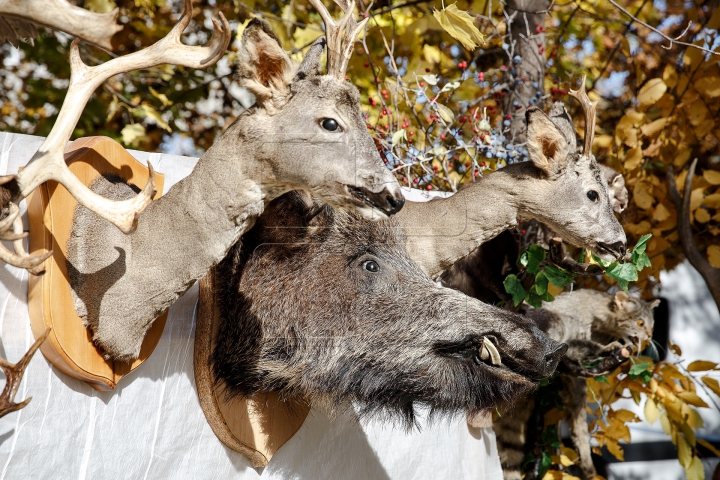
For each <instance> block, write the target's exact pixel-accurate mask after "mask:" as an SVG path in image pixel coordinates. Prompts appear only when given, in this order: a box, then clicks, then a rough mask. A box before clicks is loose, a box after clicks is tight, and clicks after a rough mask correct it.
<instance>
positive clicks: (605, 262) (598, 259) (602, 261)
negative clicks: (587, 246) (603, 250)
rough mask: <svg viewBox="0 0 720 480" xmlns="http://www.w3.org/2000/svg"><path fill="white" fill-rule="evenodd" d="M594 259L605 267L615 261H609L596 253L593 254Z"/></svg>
mask: <svg viewBox="0 0 720 480" xmlns="http://www.w3.org/2000/svg"><path fill="white" fill-rule="evenodd" d="M591 256H592V259H593V260H595V263H597V264H598V265H600V266H601V267H603V268H608V267H609V266H610V265H611V264H612V263H613V262H608V261H605V260H603V259H602V258H600V257H598V256H596V255H595V254H594V253H592V254H591Z"/></svg>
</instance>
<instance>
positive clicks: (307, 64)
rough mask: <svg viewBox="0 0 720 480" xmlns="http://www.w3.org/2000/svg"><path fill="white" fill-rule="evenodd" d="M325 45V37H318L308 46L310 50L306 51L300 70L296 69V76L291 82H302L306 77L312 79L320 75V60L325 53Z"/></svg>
mask: <svg viewBox="0 0 720 480" xmlns="http://www.w3.org/2000/svg"><path fill="white" fill-rule="evenodd" d="M326 45H327V40H325V37H320V38H318V39H317V40H315V42H314V43H313V44H312V45H311V46H310V49H308V51H307V53H306V54H305V57H304V58H303V61H302V63H301V64H300V68H298V71H297V74H296V75H295V78H294V79H293V82H294V81H295V80H302V79H304V78H306V77H312V76H314V75H321V74H322V72H321V71H320V58H321V57H322V55H323V53H325V46H326Z"/></svg>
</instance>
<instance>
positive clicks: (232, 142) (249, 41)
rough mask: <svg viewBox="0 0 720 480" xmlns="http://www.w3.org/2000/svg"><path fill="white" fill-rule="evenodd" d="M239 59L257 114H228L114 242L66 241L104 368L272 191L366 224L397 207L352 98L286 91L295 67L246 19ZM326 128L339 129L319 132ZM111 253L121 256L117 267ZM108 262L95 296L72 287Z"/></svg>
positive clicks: (110, 230)
mask: <svg viewBox="0 0 720 480" xmlns="http://www.w3.org/2000/svg"><path fill="white" fill-rule="evenodd" d="M239 57H240V58H241V59H242V64H241V65H240V77H241V78H242V81H243V85H244V86H245V87H246V88H248V89H250V90H251V91H252V92H253V93H254V94H255V95H256V97H257V98H258V104H257V105H256V106H255V107H253V108H250V109H248V110H246V111H245V112H244V113H243V114H242V115H240V117H239V118H238V119H237V120H236V121H235V122H234V123H233V124H232V125H231V126H230V127H229V128H228V129H227V130H226V131H225V132H224V133H223V135H222V136H221V137H220V138H219V139H218V140H217V141H216V142H215V144H214V145H213V146H212V147H211V148H210V149H209V150H208V151H207V152H206V153H205V155H203V157H202V158H201V159H200V161H199V162H198V164H197V166H196V167H195V169H194V171H193V172H192V174H191V175H190V176H188V177H187V178H185V179H183V180H181V181H180V182H178V183H177V184H176V185H175V186H174V187H173V188H172V189H170V191H169V192H167V194H166V195H164V196H163V197H162V198H160V199H159V200H157V201H154V202H152V203H151V204H150V206H148V208H147V209H146V210H145V211H144V212H142V214H140V216H139V221H138V227H137V230H135V232H133V233H132V234H130V235H129V236H128V237H127V238H126V239H118V238H117V235H116V229H115V227H114V226H112V225H110V224H109V223H107V222H104V221H101V220H98V225H96V226H93V227H90V226H87V225H85V226H83V227H82V228H83V229H86V230H87V231H92V235H84V236H83V237H78V238H77V239H76V240H77V242H78V243H83V242H85V243H86V244H85V245H76V246H75V247H74V249H73V253H72V255H70V256H69V258H68V262H69V263H70V265H71V266H73V265H74V266H75V268H76V270H77V271H78V272H81V273H80V274H79V275H78V276H75V277H73V278H72V279H71V280H73V282H74V284H73V285H72V287H73V289H74V290H75V292H76V293H77V294H78V295H79V297H80V299H81V301H82V303H84V304H85V306H86V308H85V309H83V308H80V309H79V312H78V313H79V314H81V316H82V318H83V321H84V322H85V323H86V324H87V325H88V326H89V328H90V329H91V331H92V333H93V340H94V341H95V343H96V344H97V345H98V346H100V347H101V348H102V349H103V351H104V353H105V355H106V356H107V357H108V358H112V359H116V360H132V359H134V358H137V356H138V354H139V352H140V346H141V344H142V341H143V338H144V337H145V333H146V332H147V329H148V328H149V327H150V325H151V324H152V322H153V321H154V320H155V318H157V317H158V316H159V315H160V314H161V313H162V312H163V311H164V310H165V309H167V308H168V307H169V306H170V305H171V304H172V303H173V302H174V301H175V300H176V299H177V298H178V297H179V296H180V295H181V294H182V293H184V292H185V291H186V290H187V289H188V288H189V287H190V286H191V285H192V284H193V283H194V282H195V281H196V280H197V279H198V278H200V277H202V276H203V275H205V273H206V272H207V271H208V270H209V269H210V268H211V267H212V266H213V265H215V264H217V263H218V262H219V261H220V260H222V259H223V257H225V255H226V254H227V252H228V250H229V249H230V247H232V245H234V244H235V243H236V242H237V241H238V239H239V238H240V236H241V235H242V234H243V233H244V232H246V231H247V230H249V229H250V228H251V227H252V225H253V224H254V222H255V219H256V218H257V217H258V216H259V215H260V214H261V213H262V211H263V209H264V207H265V205H266V204H267V203H269V202H270V201H271V200H272V199H273V198H275V197H277V196H280V195H281V194H283V193H284V192H286V191H289V190H294V189H305V190H308V191H311V192H312V193H314V194H316V195H318V196H319V197H321V198H322V199H323V200H324V201H326V202H328V203H329V204H331V205H333V206H335V207H340V208H354V209H357V210H358V211H360V212H361V213H363V215H366V216H367V217H369V218H370V217H372V218H374V219H379V218H385V217H387V215H388V214H390V213H391V212H393V211H396V210H397V208H399V205H402V194H401V193H400V188H399V186H398V184H397V181H396V180H395V178H394V176H393V175H392V174H391V173H390V172H389V171H388V170H387V168H385V166H384V165H383V163H382V160H381V159H380V156H379V155H378V152H377V149H376V148H375V145H374V143H373V141H372V138H371V137H370V135H369V134H368V133H367V128H366V127H365V122H364V121H363V118H362V116H361V113H360V108H359V104H358V98H359V94H358V91H357V89H356V88H355V87H353V86H352V85H351V84H350V83H349V82H345V81H340V80H337V79H335V78H334V77H332V76H309V77H307V78H305V79H301V80H300V79H298V80H295V81H292V82H291V80H292V78H293V77H294V75H295V70H296V68H295V67H294V65H293V64H292V62H291V61H290V59H289V57H288V56H287V55H286V54H285V53H284V52H283V51H282V49H281V48H280V46H279V44H278V43H277V41H276V39H275V37H274V35H273V34H272V31H271V30H270V29H269V27H268V25H267V24H266V23H264V22H263V21H261V20H258V19H256V20H253V21H252V22H250V24H249V25H248V27H247V28H246V29H245V32H244V34H243V42H242V47H241V52H240V54H239ZM268 62H270V63H272V65H270V64H268ZM273 62H274V63H273ZM330 117H331V118H333V119H336V120H337V122H338V123H339V124H340V126H341V130H338V131H335V132H331V131H328V130H325V129H323V128H322V126H321V123H322V120H323V119H324V118H330ZM82 218H86V217H84V216H83V215H79V216H78V218H77V221H78V222H82V221H83V220H82ZM78 228H79V227H78ZM120 244H122V250H123V252H124V257H120V258H118V250H116V248H117V247H118V245H120ZM113 262H116V263H115V264H114V267H113V268H112V269H110V270H105V272H104V273H105V274H107V278H106V279H105V280H104V282H103V286H102V288H100V287H98V288H85V287H82V288H80V287H79V284H80V283H82V282H83V281H84V280H82V275H84V274H85V273H83V272H88V273H87V274H90V273H92V272H97V271H99V270H101V269H103V268H106V267H107V266H108V265H110V264H113ZM86 285H88V283H87V281H86ZM89 305H92V306H93V307H92V308H89Z"/></svg>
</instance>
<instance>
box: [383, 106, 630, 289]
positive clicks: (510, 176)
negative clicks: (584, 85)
mask: <svg viewBox="0 0 720 480" xmlns="http://www.w3.org/2000/svg"><path fill="white" fill-rule="evenodd" d="M526 120H527V146H528V156H529V161H527V162H519V163H514V164H511V165H508V166H507V167H505V168H502V169H499V170H497V171H496V172H493V173H491V174H489V175H487V176H485V177H483V178H480V179H478V181H476V182H475V183H472V184H470V185H468V186H467V187H465V188H463V189H461V190H460V191H459V192H457V193H456V194H454V195H452V196H451V197H448V198H438V199H434V200H432V201H429V202H425V203H412V202H410V203H408V204H407V205H406V206H405V207H404V208H403V210H402V211H401V212H399V213H398V215H397V221H398V222H399V223H400V224H401V225H402V226H403V227H404V228H405V233H406V235H407V236H408V244H407V249H408V252H409V253H410V256H411V257H412V258H413V260H415V261H416V262H417V263H418V264H419V265H420V267H421V268H422V269H423V271H425V272H426V273H427V274H429V275H430V277H432V278H437V277H438V276H439V275H440V274H442V272H443V271H445V270H447V269H448V268H450V267H452V265H453V264H455V263H456V262H457V261H459V260H461V259H463V258H465V257H466V256H467V255H468V254H470V253H471V252H472V251H473V250H475V249H476V248H477V247H478V245H482V244H483V243H485V242H487V241H488V240H490V239H492V238H494V237H495V236H497V235H498V234H500V233H501V232H503V231H505V230H507V229H508V228H511V227H514V226H516V225H518V222H519V221H520V220H524V221H528V220H531V219H535V220H537V221H538V222H542V223H544V224H546V225H548V226H550V227H551V228H553V229H554V230H555V231H557V232H558V233H559V234H560V235H561V236H562V238H564V239H565V240H566V241H567V242H568V243H571V244H572V245H576V246H579V247H583V248H586V249H587V250H590V251H593V252H594V253H595V254H596V255H598V256H599V257H601V258H603V259H605V260H608V261H610V260H615V259H617V258H620V257H622V256H623V255H624V254H625V246H626V236H625V232H624V231H623V229H622V226H621V225H620V223H619V222H618V221H617V219H616V218H615V215H614V213H613V208H612V207H611V205H610V200H609V198H610V197H609V194H608V184H607V180H606V179H605V176H604V174H603V173H602V172H601V170H600V168H599V166H598V163H597V162H596V160H595V157H594V156H593V155H592V154H590V153H589V151H588V152H584V153H583V154H582V155H581V154H580V153H578V152H577V145H576V139H575V131H574V129H573V125H572V121H571V119H570V116H569V115H568V113H567V111H566V110H565V107H564V105H563V104H562V103H560V102H557V103H555V104H554V105H553V107H552V108H551V110H550V115H549V116H548V115H546V114H545V113H543V111H542V110H539V109H537V108H529V109H528V110H527V112H526Z"/></svg>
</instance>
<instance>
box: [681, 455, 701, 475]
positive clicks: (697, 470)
mask: <svg viewBox="0 0 720 480" xmlns="http://www.w3.org/2000/svg"><path fill="white" fill-rule="evenodd" d="M685 477H686V478H687V480H704V479H705V469H704V468H703V464H702V462H701V461H700V457H693V459H692V461H691V462H690V466H688V467H687V468H685Z"/></svg>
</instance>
